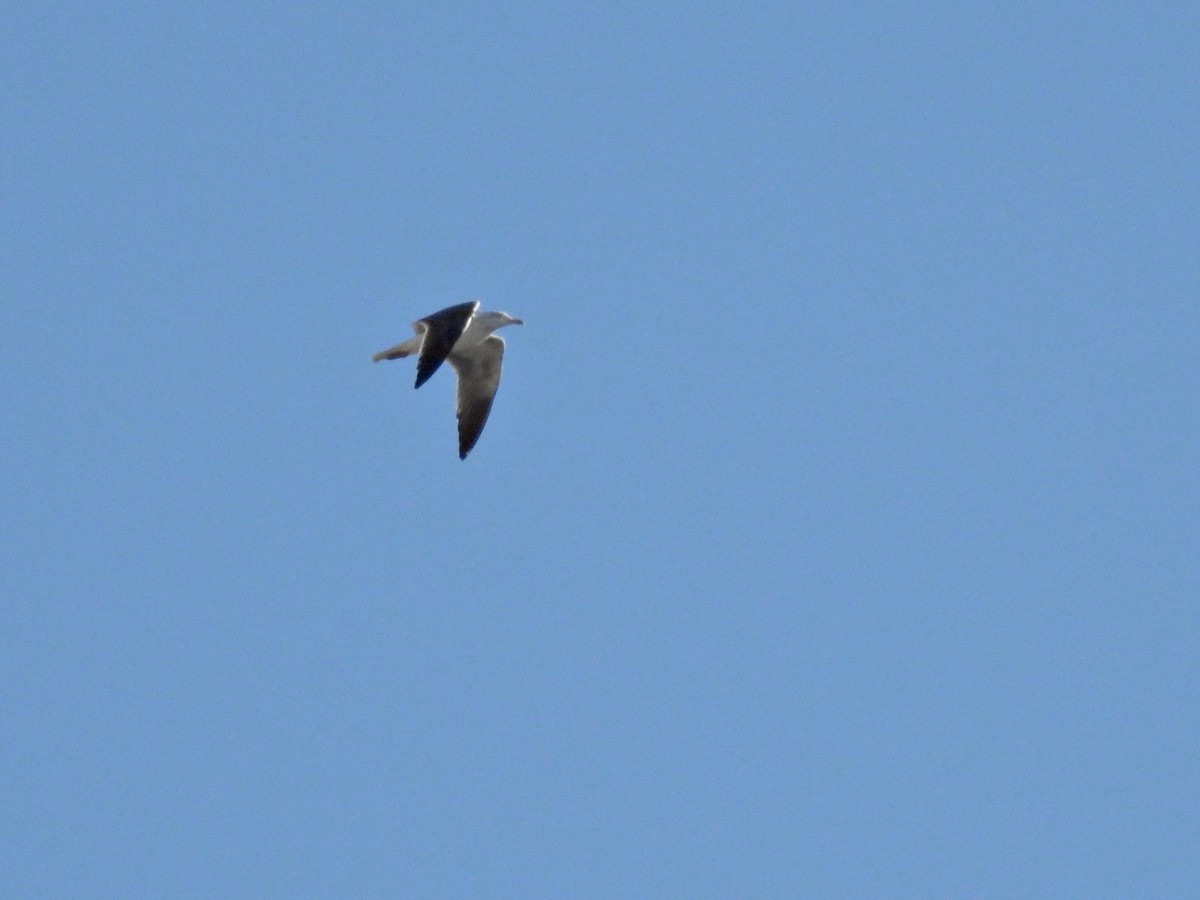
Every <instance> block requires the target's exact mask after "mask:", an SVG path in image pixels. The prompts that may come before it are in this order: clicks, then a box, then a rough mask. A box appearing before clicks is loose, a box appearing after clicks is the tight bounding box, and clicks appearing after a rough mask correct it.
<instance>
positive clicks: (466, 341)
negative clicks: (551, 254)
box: [371, 300, 525, 459]
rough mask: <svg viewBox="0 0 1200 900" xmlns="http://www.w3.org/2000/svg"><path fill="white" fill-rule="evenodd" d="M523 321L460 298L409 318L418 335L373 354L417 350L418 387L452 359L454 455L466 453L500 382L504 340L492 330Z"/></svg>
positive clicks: (390, 355)
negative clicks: (455, 395)
mask: <svg viewBox="0 0 1200 900" xmlns="http://www.w3.org/2000/svg"><path fill="white" fill-rule="evenodd" d="M524 324H525V323H524V322H522V321H521V320H520V319H516V318H514V317H512V316H510V315H509V314H508V313H502V312H480V311H479V301H478V300H473V301H471V302H470V303H459V304H458V305H456V306H448V307H446V308H445V309H443V310H439V311H438V312H435V313H431V314H430V315H428V316H426V317H425V318H423V319H418V320H417V321H415V322H413V331H415V332H416V337H412V338H409V339H408V340H407V341H405V342H404V343H403V344H397V345H396V346H395V347H392V348H390V349H388V350H381V351H380V352H379V353H376V354H375V355H374V356H373V357H371V359H373V360H374V361H375V362H379V361H380V360H382V359H403V358H404V357H406V356H412V355H413V354H414V353H416V354H418V356H417V384H416V387H420V386H421V385H423V384H424V383H425V382H426V381H428V380H429V378H430V376H431V375H433V373H434V372H436V371H437V370H438V368H439V367H440V366H441V364H442V363H444V362H445V361H446V360H450V365H452V366H453V367H454V371H456V372H457V373H458V458H459V459H466V458H467V454H468V453H470V452H471V448H472V447H474V446H475V443H476V442H477V441H478V440H479V435H480V434H481V433H482V432H483V426H484V424H486V422H487V419H488V413H490V412H491V411H492V401H493V400H495V399H496V389H497V388H498V387H499V386H500V365H501V363H502V362H503V360H504V340H503V339H502V338H500V337H497V336H496V335H495V334H494V333H493V332H495V331H496V329H498V328H503V327H504V326H505V325H524Z"/></svg>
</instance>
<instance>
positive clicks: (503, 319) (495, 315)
mask: <svg viewBox="0 0 1200 900" xmlns="http://www.w3.org/2000/svg"><path fill="white" fill-rule="evenodd" d="M475 317H476V318H477V319H482V320H483V324H484V325H486V326H487V328H488V330H489V331H495V330H496V329H497V328H503V327H504V326H505V325H524V324H525V323H524V322H523V321H521V320H520V319H518V318H517V317H516V316H510V315H509V314H508V313H506V312H481V313H476V314H475Z"/></svg>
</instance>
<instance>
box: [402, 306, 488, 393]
mask: <svg viewBox="0 0 1200 900" xmlns="http://www.w3.org/2000/svg"><path fill="white" fill-rule="evenodd" d="M477 309H479V301H478V300H472V301H471V302H470V303H459V304H457V305H455V306H447V307H446V308H445V309H443V310H439V311H438V312H435V313H432V314H431V315H428V316H426V317H425V318H423V319H418V320H417V321H416V322H413V328H414V329H416V330H418V331H424V332H425V339H424V340H423V341H421V356H420V358H419V359H418V360H417V383H416V385H415V386H416V387H420V386H421V385H423V384H424V383H425V382H427V381H428V380H429V378H430V376H431V375H433V373H434V372H436V371H437V370H438V368H439V367H440V366H441V364H442V363H444V362H445V361H446V357H447V356H449V355H450V351H451V350H452V349H454V344H455V343H456V342H457V341H458V339H459V338H460V337H462V333H463V331H464V330H465V329H466V327H467V323H468V322H470V321H471V316H473V315H475V310H477Z"/></svg>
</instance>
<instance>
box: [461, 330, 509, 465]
mask: <svg viewBox="0 0 1200 900" xmlns="http://www.w3.org/2000/svg"><path fill="white" fill-rule="evenodd" d="M503 361H504V341H503V340H502V339H501V338H498V337H496V336H495V335H494V334H493V335H492V336H491V337H488V338H486V339H485V340H483V341H482V342H481V343H479V344H476V345H475V346H474V347H471V348H470V349H469V350H467V351H466V352H465V353H464V352H462V351H459V352H456V353H453V354H451V355H450V365H452V366H454V371H456V372H458V458H459V459H466V458H467V454H468V453H470V452H471V448H472V447H474V446H475V442H476V441H478V440H479V435H480V434H481V433H482V432H483V426H484V425H486V424H487V420H488V414H489V413H490V412H491V411H492V401H493V400H495V399H496V389H497V388H498V387H500V366H501V364H502V363H503Z"/></svg>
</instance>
